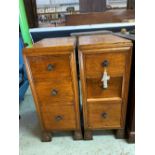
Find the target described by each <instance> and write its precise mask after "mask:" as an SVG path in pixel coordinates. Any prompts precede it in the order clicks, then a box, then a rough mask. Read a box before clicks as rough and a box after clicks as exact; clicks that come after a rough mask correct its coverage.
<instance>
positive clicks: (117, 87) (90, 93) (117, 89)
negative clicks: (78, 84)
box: [86, 77, 123, 99]
mask: <svg viewBox="0 0 155 155" xmlns="http://www.w3.org/2000/svg"><path fill="white" fill-rule="evenodd" d="M122 82H123V77H111V78H110V80H109V81H108V88H106V89H104V88H103V82H102V81H101V78H96V79H86V84H87V98H88V99H91V98H96V99H97V98H99V99H101V98H111V97H121V95H122Z"/></svg>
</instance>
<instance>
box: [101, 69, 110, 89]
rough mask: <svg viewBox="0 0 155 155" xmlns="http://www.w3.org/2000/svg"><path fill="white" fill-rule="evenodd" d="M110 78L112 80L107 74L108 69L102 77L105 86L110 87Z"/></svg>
mask: <svg viewBox="0 0 155 155" xmlns="http://www.w3.org/2000/svg"><path fill="white" fill-rule="evenodd" d="M108 80H110V76H109V75H108V74H107V71H106V70H104V74H103V77H102V80H101V81H102V82H103V88H104V89H106V88H108Z"/></svg>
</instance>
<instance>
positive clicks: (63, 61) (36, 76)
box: [28, 55, 71, 81]
mask: <svg viewBox="0 0 155 155" xmlns="http://www.w3.org/2000/svg"><path fill="white" fill-rule="evenodd" d="M28 61H29V64H30V68H31V72H32V76H33V80H34V81H43V80H45V79H57V78H63V77H70V76H71V72H70V55H59V56H55V55H52V56H51V55H48V56H30V57H28Z"/></svg>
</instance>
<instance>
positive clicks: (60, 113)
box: [41, 105, 76, 130]
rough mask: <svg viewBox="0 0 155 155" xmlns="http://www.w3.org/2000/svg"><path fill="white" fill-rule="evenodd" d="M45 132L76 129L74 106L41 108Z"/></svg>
mask: <svg viewBox="0 0 155 155" xmlns="http://www.w3.org/2000/svg"><path fill="white" fill-rule="evenodd" d="M41 113H42V118H43V122H44V127H45V129H46V130H67V129H75V128H76V119H75V110H74V106H71V105H68V106H56V105H54V106H43V107H42V108H41Z"/></svg>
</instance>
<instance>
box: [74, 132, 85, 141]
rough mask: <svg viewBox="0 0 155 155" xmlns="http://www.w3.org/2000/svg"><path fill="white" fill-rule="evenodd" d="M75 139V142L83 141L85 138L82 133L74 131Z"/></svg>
mask: <svg viewBox="0 0 155 155" xmlns="http://www.w3.org/2000/svg"><path fill="white" fill-rule="evenodd" d="M73 139H74V140H82V139H83V136H82V133H81V131H74V135H73Z"/></svg>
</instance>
